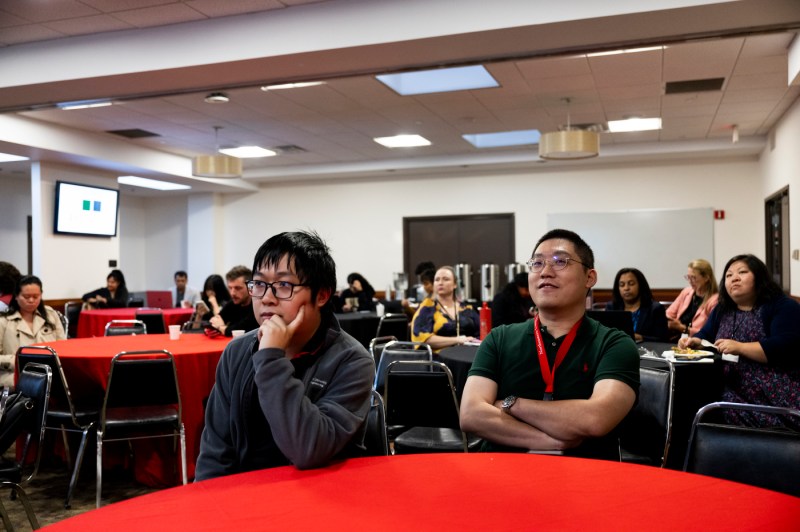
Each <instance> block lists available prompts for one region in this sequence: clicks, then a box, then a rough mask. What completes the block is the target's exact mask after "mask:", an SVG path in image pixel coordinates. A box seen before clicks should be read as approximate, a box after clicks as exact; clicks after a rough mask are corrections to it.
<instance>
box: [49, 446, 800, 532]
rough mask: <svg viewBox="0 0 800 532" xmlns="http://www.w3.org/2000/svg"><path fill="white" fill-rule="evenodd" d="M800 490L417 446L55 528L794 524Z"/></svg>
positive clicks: (288, 470)
mask: <svg viewBox="0 0 800 532" xmlns="http://www.w3.org/2000/svg"><path fill="white" fill-rule="evenodd" d="M798 523H800V498H796V497H792V496H790V495H784V494H781V493H777V492H773V491H768V490H765V489H761V488H755V487H752V486H747V485H744V484H737V483H734V482H728V481H725V480H719V479H715V478H711V477H704V476H700V475H693V474H690V473H683V472H680V471H671V470H665V469H659V468H654V467H648V466H639V465H634V464H623V463H619V462H607V461H601V460H587V459H581V458H566V457H562V456H545V455H531V454H491V453H474V454H419V455H404V456H386V457H375V458H360V459H352V460H347V461H344V462H341V463H337V464H334V465H331V466H329V467H327V468H324V469H316V470H308V471H299V470H297V469H295V468H294V467H291V466H289V467H279V468H275V469H265V470H261V471H254V472H251V473H244V474H239V475H232V476H229V477H222V478H218V479H214V480H207V481H203V482H197V483H195V484H191V485H187V486H181V487H178V488H171V489H168V490H164V491H160V492H156V493H151V494H148V495H144V496H142V497H137V498H134V499H130V500H127V501H123V502H119V503H116V504H111V505H109V506H106V507H103V508H100V509H98V510H93V511H90V512H87V513H84V514H81V515H78V516H75V517H72V518H70V519H67V520H65V521H61V522H59V523H56V524H54V525H51V526H50V527H48V530H53V531H54V532H57V531H64V530H79V531H83V530H114V531H115V532H121V531H125V530H141V529H142V528H143V527H153V528H156V529H158V530H193V531H196V530H313V531H318V530H320V529H321V528H323V529H325V530H348V531H349V530H370V529H374V530H388V531H392V530H403V531H406V530H416V531H421V530H437V531H438V530H493V531H497V530H513V531H519V530H544V531H548V530H555V531H559V532H563V531H568V530H577V531H580V532H585V531H586V530H613V531H626V530H631V531H636V532H641V531H642V530H647V531H653V530H656V531H658V530H670V531H674V530H704V531H716V530H724V531H726V532H727V531H729V530H769V531H772V532H774V531H783V530H786V531H790V530H791V531H793V532H794V531H796V530H797V525H798Z"/></svg>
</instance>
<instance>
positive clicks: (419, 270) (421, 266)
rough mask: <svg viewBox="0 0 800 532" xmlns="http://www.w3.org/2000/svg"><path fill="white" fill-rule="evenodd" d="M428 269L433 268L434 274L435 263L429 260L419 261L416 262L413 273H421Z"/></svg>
mask: <svg viewBox="0 0 800 532" xmlns="http://www.w3.org/2000/svg"><path fill="white" fill-rule="evenodd" d="M428 270H433V272H434V275H435V274H436V265H435V264H434V263H432V262H431V261H429V260H426V261H424V262H420V263H419V264H417V267H416V268H414V275H422V274H423V273H425V272H426V271H428Z"/></svg>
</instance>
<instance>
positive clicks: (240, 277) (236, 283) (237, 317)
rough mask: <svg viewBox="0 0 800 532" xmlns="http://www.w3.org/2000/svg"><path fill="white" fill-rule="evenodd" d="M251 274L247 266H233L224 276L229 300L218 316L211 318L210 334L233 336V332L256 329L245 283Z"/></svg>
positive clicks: (256, 325)
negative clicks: (217, 333) (229, 296)
mask: <svg viewBox="0 0 800 532" xmlns="http://www.w3.org/2000/svg"><path fill="white" fill-rule="evenodd" d="M252 275H253V272H252V271H251V270H250V268H248V267H247V266H234V267H233V268H231V270H230V271H229V272H228V273H226V274H225V280H226V281H227V282H228V293H229V294H230V295H231V299H230V300H229V301H228V302H227V303H225V304H224V305H223V306H222V309H220V311H219V315H218V316H212V317H211V321H210V322H209V323H210V324H211V327H210V328H209V329H211V331H212V333H213V332H214V331H216V332H219V333H220V334H224V335H225V336H233V331H245V332H248V331H252V330H253V329H258V322H257V321H256V318H255V314H254V313H253V305H252V299H251V298H250V292H249V291H248V289H247V281H248V280H249V279H250V277H252Z"/></svg>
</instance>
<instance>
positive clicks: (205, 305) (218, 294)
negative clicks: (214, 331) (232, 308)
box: [195, 273, 231, 321]
mask: <svg viewBox="0 0 800 532" xmlns="http://www.w3.org/2000/svg"><path fill="white" fill-rule="evenodd" d="M230 299H231V295H230V294H229V293H228V287H227V286H225V279H223V278H222V276H221V275H217V274H216V273H215V274H212V275H209V276H208V277H206V282H205V283H203V293H202V294H201V295H200V304H199V305H198V306H197V315H196V317H195V319H197V320H198V321H209V320H210V319H211V318H212V316H219V311H220V310H222V307H223V306H224V305H225V303H227V302H228V301H230Z"/></svg>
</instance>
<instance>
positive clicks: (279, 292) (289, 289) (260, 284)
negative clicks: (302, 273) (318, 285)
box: [246, 279, 308, 299]
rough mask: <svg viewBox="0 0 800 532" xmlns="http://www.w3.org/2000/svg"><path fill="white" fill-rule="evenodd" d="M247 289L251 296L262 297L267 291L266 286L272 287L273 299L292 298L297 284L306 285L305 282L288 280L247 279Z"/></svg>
mask: <svg viewBox="0 0 800 532" xmlns="http://www.w3.org/2000/svg"><path fill="white" fill-rule="evenodd" d="M246 284H247V291H248V292H250V295H251V296H253V297H264V294H266V293H267V288H270V289H272V295H273V296H275V299H292V296H293V295H294V289H295V288H296V287H298V286H308V285H307V284H295V283H290V282H289V281H275V282H274V283H267V282H264V281H254V280H252V279H251V280H250V281H247V283H246Z"/></svg>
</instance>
